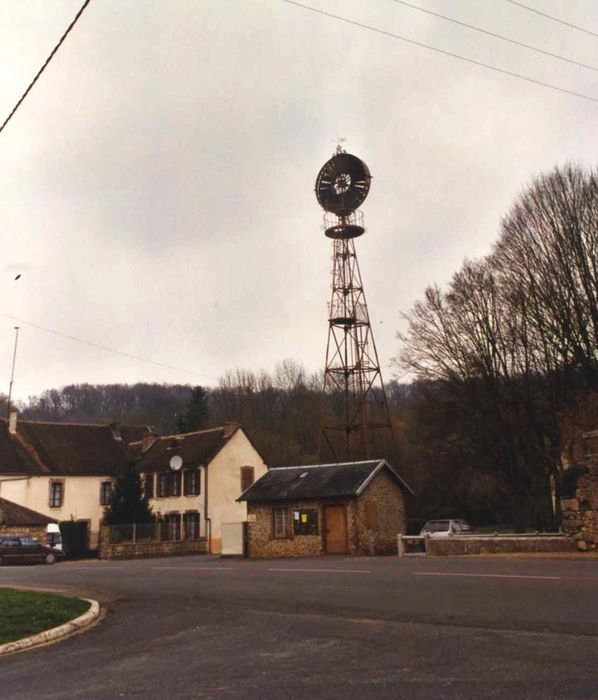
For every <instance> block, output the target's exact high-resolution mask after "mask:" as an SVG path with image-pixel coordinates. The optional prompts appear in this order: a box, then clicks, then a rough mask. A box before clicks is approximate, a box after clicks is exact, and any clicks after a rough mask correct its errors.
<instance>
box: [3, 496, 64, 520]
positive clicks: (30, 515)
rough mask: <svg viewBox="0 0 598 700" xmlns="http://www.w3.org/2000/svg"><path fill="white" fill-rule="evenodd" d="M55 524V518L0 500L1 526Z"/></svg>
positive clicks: (4, 499)
mask: <svg viewBox="0 0 598 700" xmlns="http://www.w3.org/2000/svg"><path fill="white" fill-rule="evenodd" d="M55 522H56V520H54V518H49V517H48V516H47V515H43V513H38V512H37V511H35V510H31V509H30V508H25V507H24V506H20V505H19V504H18V503H13V502H12V501H7V500H6V498H0V525H14V526H17V525H47V524H48V523H55Z"/></svg>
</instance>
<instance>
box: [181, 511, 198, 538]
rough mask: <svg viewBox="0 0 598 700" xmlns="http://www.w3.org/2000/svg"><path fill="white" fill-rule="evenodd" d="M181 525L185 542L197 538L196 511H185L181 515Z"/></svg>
mask: <svg viewBox="0 0 598 700" xmlns="http://www.w3.org/2000/svg"><path fill="white" fill-rule="evenodd" d="M183 525H184V529H185V539H186V540H196V539H198V538H199V513H198V512H197V511H187V512H186V513H185V514H184V515H183Z"/></svg>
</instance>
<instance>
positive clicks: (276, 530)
mask: <svg viewBox="0 0 598 700" xmlns="http://www.w3.org/2000/svg"><path fill="white" fill-rule="evenodd" d="M272 533H273V535H274V537H281V538H287V537H288V536H289V509H288V508H272Z"/></svg>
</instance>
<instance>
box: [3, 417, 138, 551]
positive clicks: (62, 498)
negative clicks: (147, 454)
mask: <svg viewBox="0 0 598 700" xmlns="http://www.w3.org/2000/svg"><path fill="white" fill-rule="evenodd" d="M149 432H150V430H149V428H147V427H143V426H139V427H136V426H130V427H126V428H123V429H122V432H121V429H119V428H118V427H117V426H116V425H86V424H75V423H49V422H42V421H23V420H17V418H16V414H12V415H11V418H10V420H9V421H0V497H3V498H6V499H8V500H10V501H12V502H14V503H16V504H19V505H21V506H24V507H25V508H28V509H31V510H33V511H36V512H38V513H41V514H43V515H46V516H48V517H49V518H51V519H52V520H53V521H58V522H60V521H63V520H75V521H78V522H81V523H84V524H85V526H86V528H87V540H88V547H89V549H95V548H96V547H97V544H98V534H99V529H100V523H101V521H102V518H103V516H104V509H105V507H106V506H107V505H108V504H109V502H110V497H111V495H112V488H113V484H114V480H115V479H116V476H117V475H118V474H119V472H121V471H122V470H123V469H124V468H125V466H126V464H127V461H128V456H127V453H126V450H125V446H126V440H127V439H132V438H137V439H139V438H140V437H141V436H142V435H144V434H146V433H147V434H149ZM124 436H126V437H124Z"/></svg>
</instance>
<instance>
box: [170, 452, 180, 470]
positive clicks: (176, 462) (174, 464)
mask: <svg viewBox="0 0 598 700" xmlns="http://www.w3.org/2000/svg"><path fill="white" fill-rule="evenodd" d="M169 464H170V468H171V469H172V471H173V472H178V470H179V469H180V468H181V467H182V466H183V458H182V457H181V456H180V455H174V457H171V458H170V462H169Z"/></svg>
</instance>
